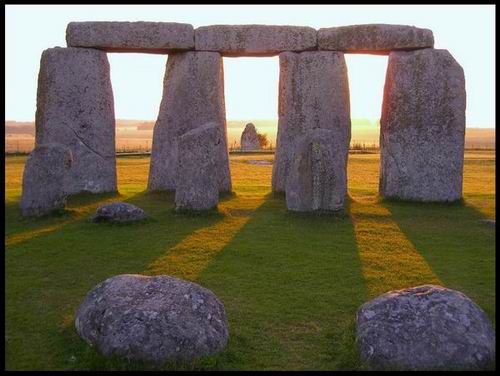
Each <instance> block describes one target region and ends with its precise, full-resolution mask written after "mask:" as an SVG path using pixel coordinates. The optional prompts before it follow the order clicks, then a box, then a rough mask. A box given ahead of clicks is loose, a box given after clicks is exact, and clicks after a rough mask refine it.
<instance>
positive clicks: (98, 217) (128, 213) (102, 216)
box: [92, 202, 146, 223]
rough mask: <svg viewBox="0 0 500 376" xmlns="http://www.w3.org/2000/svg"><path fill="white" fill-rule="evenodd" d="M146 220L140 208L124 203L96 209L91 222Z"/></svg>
mask: <svg viewBox="0 0 500 376" xmlns="http://www.w3.org/2000/svg"><path fill="white" fill-rule="evenodd" d="M143 219H146V213H145V212H144V210H142V209H141V208H138V207H137V206H135V205H132V204H129V203H126V202H113V203H111V204H106V205H103V206H100V207H99V208H97V211H96V214H95V215H94V217H93V218H92V222H116V223H127V222H136V221H142V220H143Z"/></svg>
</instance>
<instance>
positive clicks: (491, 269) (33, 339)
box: [5, 151, 495, 370]
mask: <svg viewBox="0 0 500 376" xmlns="http://www.w3.org/2000/svg"><path fill="white" fill-rule="evenodd" d="M271 158H272V155H238V156H231V173H232V178H233V188H234V195H232V196H229V197H225V198H223V199H222V201H221V202H220V204H219V212H218V213H217V214H212V215H205V216H189V215H181V214H176V213H175V212H174V210H173V195H172V194H168V193H161V194H160V193H154V194H148V193H146V192H145V188H146V181H147V174H148V170H149V158H145V157H121V158H118V159H117V166H118V183H119V195H97V196H91V195H79V196H75V197H71V198H70V199H69V200H68V205H67V207H68V211H67V212H66V213H65V214H62V215H59V216H55V217H49V218H43V219H23V218H22V217H21V216H20V212H19V209H18V200H19V196H20V192H21V179H22V171H23V165H24V162H25V157H8V158H6V187H5V189H6V202H5V204H6V208H5V218H6V227H5V231H6V239H5V243H6V253H5V262H6V268H5V282H6V288H5V294H6V296H5V303H6V308H5V314H6V318H5V344H6V351H5V356H6V368H7V369H10V370H21V369H22V370H28V369H36V370H42V369H43V370H66V369H78V370H96V369H138V368H141V367H142V365H141V364H137V363H129V362H127V361H119V360H116V359H104V358H103V357H101V356H100V355H98V354H97V353H96V352H95V351H94V350H93V349H91V348H89V347H88V346H87V345H86V344H85V343H84V342H83V341H82V340H81V339H80V338H79V337H78V335H77V334H76V331H75V329H74V314H75V311H76V309H77V308H78V306H79V304H80V303H81V302H82V301H83V299H84V297H85V295H86V294H87V292H88V291H89V290H90V289H91V288H93V287H94V286H95V285H96V284H97V283H99V282H101V281H103V280H104V279H106V278H108V277H110V276H113V275H116V274H121V273H140V274H147V275H156V274H169V275H173V276H176V277H180V278H184V279H188V280H191V281H196V282H197V283H199V284H201V285H202V286H204V287H207V288H209V289H211V290H212V291H214V292H215V293H216V295H217V296H218V297H219V298H220V299H221V300H222V302H223V303H224V305H225V308H226V313H227V316H228V321H229V330H230V340H229V344H228V346H227V348H226V350H225V351H224V352H223V353H221V354H219V355H217V356H213V357H210V358H206V359H201V360H199V361H197V362H194V363H192V364H169V365H166V368H167V369H172V368H181V369H210V370H212V369H223V370H250V369H252V370H282V369H293V370H312V369H314V370H342V369H349V370H356V369H367V368H368V367H367V366H366V365H364V364H362V362H360V360H359V358H358V355H357V351H356V348H355V343H354V330H355V322H354V316H355V312H356V310H357V308H358V307H359V306H360V305H361V304H362V303H363V302H365V301H367V300H368V299H371V298H373V297H375V296H377V295H378V294H381V293H383V292H386V291H388V290H391V289H396V288H403V287H409V286H414V285H419V284H424V283H436V284H441V285H444V286H447V287H450V288H454V289H458V290H460V291H463V292H464V293H465V294H467V295H468V296H470V297H471V298H472V299H473V300H474V301H476V302H477V303H478V304H479V305H480V306H481V307H482V308H483V309H484V310H485V311H486V313H487V314H488V316H489V317H490V319H491V320H492V321H493V322H494V320H495V231H494V229H493V228H491V227H489V226H487V225H485V224H483V223H480V221H479V220H480V219H484V218H495V154H494V151H490V152H469V153H466V161H465V173H464V202H463V203H460V204H452V205H443V204H415V203H404V202H385V201H381V200H379V198H378V196H377V188H378V155H377V154H357V155H351V156H350V161H349V194H350V203H349V207H348V211H347V215H346V216H345V217H344V218H339V217H328V216H314V215H297V214H291V213H288V212H287V210H286V205H285V201H284V198H283V197H274V196H273V195H271V187H270V182H271V166H270V165H253V164H249V163H247V161H248V160H249V159H260V160H261V159H271ZM114 200H125V201H128V202H130V203H133V204H136V205H138V206H140V207H142V208H143V209H145V210H146V212H147V213H148V214H149V215H150V217H151V219H150V220H149V221H147V222H145V223H143V224H138V225H109V224H93V223H91V222H90V220H89V218H90V215H91V214H93V212H94V211H95V209H96V207H97V206H98V205H99V204H102V203H103V202H106V201H114Z"/></svg>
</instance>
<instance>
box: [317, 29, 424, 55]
mask: <svg viewBox="0 0 500 376" xmlns="http://www.w3.org/2000/svg"><path fill="white" fill-rule="evenodd" d="M432 46H434V36H433V34H432V31H431V30H429V29H420V28H418V27H414V26H406V25H386V24H368V25H351V26H341V27H329V28H324V29H319V31H318V48H319V49H320V50H335V51H345V52H352V53H364V54H366V53H371V54H377V55H388V54H389V52H391V51H394V50H412V49H418V48H426V47H432Z"/></svg>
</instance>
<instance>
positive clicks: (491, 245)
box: [382, 201, 495, 320]
mask: <svg viewBox="0 0 500 376" xmlns="http://www.w3.org/2000/svg"><path fill="white" fill-rule="evenodd" d="M382 204H383V206H384V207H385V208H387V209H388V210H389V212H390V213H391V216H392V218H393V220H394V221H396V222H397V223H398V225H399V227H400V228H401V230H402V231H403V233H404V234H405V236H406V237H407V238H408V239H410V241H411V242H412V243H413V244H414V245H415V247H416V249H417V250H418V252H419V253H420V254H421V255H422V256H423V257H424V258H425V260H426V261H427V263H428V264H429V265H430V266H431V267H432V269H433V271H434V272H435V273H436V275H437V276H438V277H439V279H440V280H441V281H442V282H443V284H444V285H446V286H447V287H450V288H454V289H458V290H460V291H463V292H464V293H465V294H467V295H468V296H470V297H471V298H472V299H473V300H475V301H476V302H477V303H478V304H479V305H480V306H481V307H482V308H483V309H485V311H486V312H487V314H488V316H489V317H490V318H491V319H492V320H494V319H495V229H494V228H491V227H489V226H488V225H487V224H485V223H482V222H481V220H482V219H485V218H486V217H485V216H484V214H482V213H481V212H480V211H478V210H477V209H475V208H474V207H473V206H471V205H468V204H467V203H466V202H458V203H454V204H429V203H410V202H402V201H383V203H382Z"/></svg>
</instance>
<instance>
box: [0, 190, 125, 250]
mask: <svg viewBox="0 0 500 376" xmlns="http://www.w3.org/2000/svg"><path fill="white" fill-rule="evenodd" d="M119 197H120V195H119V194H118V192H110V193H101V194H91V193H81V194H77V195H73V196H70V197H68V200H67V203H66V208H65V209H64V210H60V211H58V212H55V213H51V214H49V215H45V216H42V217H23V216H22V215H21V209H20V208H19V201H18V200H16V201H8V202H6V203H5V218H6V224H5V236H6V239H5V243H6V246H8V247H9V246H12V245H14V244H18V243H22V242H25V241H28V240H30V239H33V238H36V237H39V236H42V235H44V234H47V233H51V232H54V231H59V230H61V229H62V228H63V227H64V226H66V225H68V224H70V223H74V222H76V221H79V220H81V219H82V218H83V217H84V216H86V215H87V214H89V213H90V212H91V211H93V210H95V209H96V208H97V207H98V206H99V205H100V204H103V203H104V202H107V201H114V200H116V199H118V198H119Z"/></svg>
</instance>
